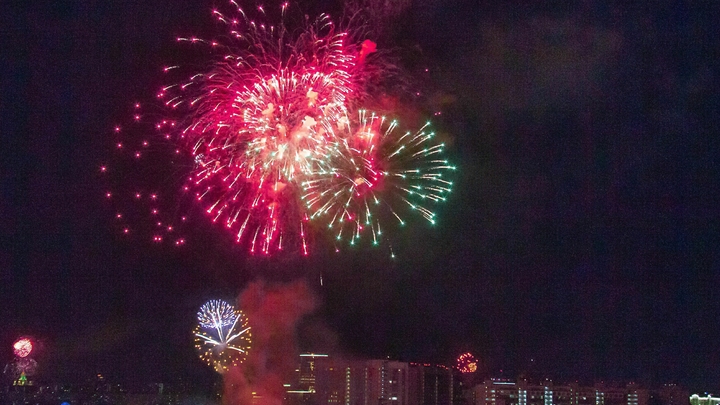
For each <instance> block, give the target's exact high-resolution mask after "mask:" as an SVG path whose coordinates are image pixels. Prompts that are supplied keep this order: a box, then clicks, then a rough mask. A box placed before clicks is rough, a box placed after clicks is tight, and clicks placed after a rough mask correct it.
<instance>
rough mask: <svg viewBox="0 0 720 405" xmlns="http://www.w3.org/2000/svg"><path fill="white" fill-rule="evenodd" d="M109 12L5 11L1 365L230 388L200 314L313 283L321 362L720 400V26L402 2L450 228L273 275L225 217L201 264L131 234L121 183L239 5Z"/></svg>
mask: <svg viewBox="0 0 720 405" xmlns="http://www.w3.org/2000/svg"><path fill="white" fill-rule="evenodd" d="M110 3H112V2H110ZM110 3H108V2H93V1H81V0H63V1H43V0H35V1H28V2H19V1H17V2H16V1H11V2H9V3H8V4H6V5H4V6H3V7H2V8H3V9H4V10H3V12H1V13H0V27H2V28H0V31H2V33H3V35H2V39H0V55H2V56H1V57H0V72H2V75H0V139H2V145H3V147H2V150H1V151H0V156H1V158H0V186H1V190H2V193H1V195H0V297H2V299H3V304H4V305H2V306H0V320H2V325H1V326H2V331H0V361H2V362H3V364H5V363H7V362H8V361H10V360H11V359H12V351H11V344H12V342H13V341H14V339H16V338H17V337H19V336H21V335H30V336H34V337H36V338H37V339H40V340H41V341H42V343H43V346H44V347H43V350H44V352H41V353H40V354H38V355H39V356H41V357H42V358H41V359H39V360H38V361H39V362H40V363H41V367H43V368H44V369H45V370H53V373H58V375H61V376H62V375H63V373H65V375H72V374H73V373H74V372H76V371H78V370H86V371H83V372H87V373H89V374H90V375H92V374H93V373H96V372H101V373H103V374H105V375H107V376H108V378H117V379H118V380H126V381H128V382H130V383H137V382H142V381H143V380H144V378H159V377H162V376H174V377H172V378H183V379H191V380H192V379H195V380H197V381H211V380H212V379H213V378H214V377H213V371H212V370H211V369H210V368H208V367H206V366H205V365H204V364H203V363H201V362H200V361H199V360H198V359H197V356H196V353H195V351H194V349H193V345H192V339H191V335H190V332H191V330H192V327H193V325H194V322H195V314H196V312H197V310H198V308H199V307H200V305H202V304H203V303H204V302H205V301H206V300H208V299H213V298H224V299H226V300H234V299H237V297H238V296H240V294H241V293H242V291H243V290H244V289H245V288H246V287H247V286H248V285H249V284H250V283H251V282H253V281H255V280H265V282H266V285H267V286H268V288H274V287H275V286H280V285H283V283H285V282H288V281H291V280H293V279H296V278H299V279H302V280H305V281H306V282H307V285H308V287H309V289H310V291H312V292H313V294H314V295H315V297H316V298H317V302H316V307H315V310H314V311H313V312H312V313H311V314H310V315H308V316H307V317H306V318H304V319H303V320H302V321H301V322H300V324H299V327H298V331H297V335H298V345H299V349H300V350H311V349H313V348H314V347H316V345H317V346H320V345H324V346H326V347H329V348H330V349H329V350H333V351H335V352H337V353H346V354H348V355H350V356H357V357H366V358H370V357H375V358H385V357H386V356H390V357H391V358H394V359H397V360H401V361H418V362H431V363H440V364H447V365H450V364H452V362H453V361H454V359H455V358H456V357H457V356H458V355H459V354H461V353H463V352H465V351H471V352H472V353H473V354H474V355H475V356H476V357H478V358H479V359H480V360H481V361H482V362H483V364H484V367H485V369H486V371H487V372H488V373H490V374H491V373H499V372H500V370H503V372H504V373H507V374H509V375H519V374H521V373H526V374H537V375H539V376H542V377H544V376H548V377H553V378H556V379H558V380H575V379H579V380H580V381H594V380H606V381H608V380H609V381H631V380H635V381H638V382H640V383H642V384H645V385H648V386H657V385H662V384H664V383H678V384H680V385H682V386H684V387H687V388H688V389H689V390H691V392H706V391H710V392H719V391H720V385H719V383H720V370H718V368H717V367H716V365H717V364H718V363H720V345H718V343H717V339H716V336H718V334H720V322H718V321H719V320H720V293H718V288H717V287H718V286H719V285H720V221H719V219H720V216H719V214H718V207H719V206H720V204H719V203H720V198H719V197H720V193H719V190H720V183H719V181H720V176H718V174H719V170H718V169H719V168H720V166H719V163H718V156H720V154H719V153H720V141H719V139H720V138H718V136H717V128H718V122H717V120H718V113H719V112H720V111H719V108H718V107H719V106H718V94H719V92H718V90H719V89H718V83H719V81H718V80H717V70H716V61H717V60H718V57H719V55H718V38H717V35H714V34H713V32H714V31H715V30H714V28H715V19H714V17H715V16H718V15H720V5H718V4H714V3H711V2H672V1H658V2H656V4H653V5H649V4H647V5H642V6H629V5H627V4H625V2H621V1H610V2H603V1H599V0H588V1H581V2H575V3H573V4H566V5H563V6H551V5H540V4H537V5H532V6H528V5H526V4H525V3H524V2H520V1H510V2H504V3H502V4H496V3H495V2H491V1H469V0H459V1H455V2H451V3H446V2H442V1H439V0H429V1H424V2H419V1H417V2H410V1H408V2H407V3H408V4H409V6H407V7H403V5H404V4H405V3H406V2H403V1H396V2H390V3H392V4H393V5H395V6H396V7H395V9H393V10H392V11H393V12H397V14H396V16H395V17H393V18H390V19H388V21H390V23H388V25H387V26H384V27H382V29H381V31H383V35H382V36H381V40H379V41H378V46H379V47H381V48H383V49H389V50H392V51H394V52H396V55H398V56H399V58H400V64H401V65H402V66H404V67H406V70H407V71H408V74H409V75H410V77H411V78H413V80H411V83H412V84H414V85H417V86H418V88H419V89H421V90H422V91H423V92H425V93H424V97H423V98H422V100H421V101H420V102H419V104H420V105H418V106H415V107H416V108H417V109H420V110H424V111H442V115H440V116H435V117H430V118H432V120H433V123H434V127H435V128H437V129H438V131H441V132H442V133H444V134H449V136H448V139H449V140H450V142H449V143H450V144H451V145H450V148H449V158H450V160H451V161H452V162H453V164H455V165H457V166H458V167H459V170H458V172H457V173H456V182H455V186H454V190H453V193H452V194H451V195H450V198H449V199H448V202H447V203H446V204H445V205H444V206H442V207H441V208H440V209H439V210H438V212H439V213H438V215H439V221H438V225H436V226H434V227H430V226H428V225H427V224H426V223H423V222H422V221H420V220H418V221H416V222H415V223H413V224H411V225H412V226H408V227H407V229H406V230H405V232H403V233H402V234H398V235H393V236H394V239H395V241H396V244H397V249H396V251H397V254H398V259H397V260H391V259H389V257H388V255H387V252H385V251H378V250H373V249H369V248H348V249H345V250H344V251H342V252H340V253H339V254H335V253H331V252H326V251H324V250H323V251H319V252H317V253H316V254H314V255H312V256H311V257H309V258H292V257H279V258H275V259H270V260H266V259H263V258H261V257H257V256H250V255H248V253H247V251H246V249H245V248H244V247H241V246H236V245H234V243H233V242H232V237H230V236H229V235H226V234H225V233H224V232H223V231H222V230H221V229H217V228H216V227H213V226H212V225H211V224H210V221H209V220H207V218H206V217H205V216H202V215H195V218H193V219H192V221H191V224H190V226H189V227H188V228H190V230H189V232H188V235H189V237H188V244H187V245H186V246H185V247H183V248H181V249H177V248H175V247H172V246H169V245H167V244H166V245H160V246H158V245H153V244H152V243H149V242H146V241H145V240H141V239H140V238H129V239H128V238H123V237H122V235H120V234H119V232H118V231H117V229H116V227H115V226H114V224H113V215H114V208H113V207H112V206H111V205H108V203H107V201H106V199H104V198H103V194H104V192H105V191H106V188H105V187H106V186H105V184H104V183H103V181H104V180H103V178H102V176H101V173H99V168H100V166H101V165H103V164H106V163H107V162H108V161H110V160H111V155H112V145H111V142H112V137H111V134H112V129H113V127H114V126H115V125H117V124H119V123H123V122H127V121H128V119H129V114H128V111H131V110H132V104H133V103H134V102H136V101H140V102H146V101H147V102H152V100H153V97H154V95H155V91H156V90H157V88H158V87H159V86H160V85H162V84H164V83H163V79H162V77H161V74H160V70H161V68H162V67H163V66H165V65H166V64H168V63H172V62H174V61H176V60H178V59H181V58H183V57H186V56H185V52H186V51H185V49H186V48H184V47H183V44H178V43H177V42H176V41H175V38H176V37H177V36H180V35H192V34H203V35H209V36H211V35H212V33H215V32H217V30H216V28H217V27H216V26H215V25H214V22H213V21H212V18H211V10H212V7H214V6H221V5H222V6H224V5H225V1H224V0H223V1H220V2H217V1H216V2H212V1H207V0H192V1H186V2H183V3H182V4H180V3H177V2H172V1H167V0H158V1H156V2H152V4H141V3H142V2H131V1H121V2H116V3H112V4H110ZM217 3H219V4H217ZM301 3H302V4H303V5H304V6H305V7H306V8H305V10H309V11H308V13H311V12H316V11H321V10H316V9H319V8H320V7H318V6H317V5H311V4H307V2H301ZM390 3H388V4H390ZM266 7H270V4H269V3H268V4H266ZM330 9H332V10H339V9H341V7H340V5H339V4H337V3H333V5H331V7H330ZM388 10H390V9H388ZM378 30H380V29H378ZM403 58H404V59H403ZM422 67H427V68H428V71H429V73H428V74H427V75H423V69H422ZM155 180H158V181H161V182H162V181H163V180H164V179H155ZM195 214H197V212H196V213H195ZM321 278H322V284H321V283H320V279H321ZM41 360H42V361H41ZM43 361H44V362H45V363H44V364H43V363H42V362H43ZM73 365H75V367H79V368H78V369H75V370H73V369H72V367H73ZM138 367H145V369H144V370H143V374H142V376H141V375H138V374H137V369H138Z"/></svg>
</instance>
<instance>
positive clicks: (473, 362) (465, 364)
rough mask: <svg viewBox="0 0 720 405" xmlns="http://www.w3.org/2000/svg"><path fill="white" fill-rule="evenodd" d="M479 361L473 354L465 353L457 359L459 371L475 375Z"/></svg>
mask: <svg viewBox="0 0 720 405" xmlns="http://www.w3.org/2000/svg"><path fill="white" fill-rule="evenodd" d="M477 363H478V362H477V359H476V358H475V356H473V355H472V353H469V352H467V353H463V354H461V355H460V356H459V357H458V359H457V369H458V370H459V371H460V372H461V373H474V372H475V371H477V368H478V367H477Z"/></svg>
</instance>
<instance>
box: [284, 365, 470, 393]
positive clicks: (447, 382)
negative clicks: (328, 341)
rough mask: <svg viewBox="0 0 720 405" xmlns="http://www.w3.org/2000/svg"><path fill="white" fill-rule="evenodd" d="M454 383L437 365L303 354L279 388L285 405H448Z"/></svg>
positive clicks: (443, 368)
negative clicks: (282, 388) (292, 376)
mask: <svg viewBox="0 0 720 405" xmlns="http://www.w3.org/2000/svg"><path fill="white" fill-rule="evenodd" d="M455 382H456V379H455V378H454V376H453V373H452V370H451V369H449V368H447V367H442V366H430V365H420V364H410V363H405V362H399V361H392V360H357V361H350V360H342V359H334V358H331V357H329V356H327V355H324V354H311V353H304V354H302V355H300V361H299V364H298V367H297V369H296V376H295V380H294V381H292V382H290V383H287V384H285V387H286V392H287V395H286V403H288V404H291V405H309V404H312V405H315V404H318V405H319V404H323V405H336V404H337V405H452V404H453V398H454V397H455V394H456V393H457V392H459V390H457V389H456V388H455V386H454V384H455Z"/></svg>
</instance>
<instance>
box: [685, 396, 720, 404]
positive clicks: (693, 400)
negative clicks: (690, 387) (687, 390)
mask: <svg viewBox="0 0 720 405" xmlns="http://www.w3.org/2000/svg"><path fill="white" fill-rule="evenodd" d="M690 405H720V398H718V397H713V396H711V395H708V396H706V397H701V396H699V395H698V394H692V395H690Z"/></svg>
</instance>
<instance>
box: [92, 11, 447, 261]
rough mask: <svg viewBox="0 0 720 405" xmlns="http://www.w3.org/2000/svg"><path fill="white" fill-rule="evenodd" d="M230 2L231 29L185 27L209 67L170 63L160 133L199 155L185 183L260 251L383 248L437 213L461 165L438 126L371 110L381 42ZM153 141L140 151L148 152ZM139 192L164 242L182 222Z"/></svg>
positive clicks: (329, 24) (323, 18) (215, 217)
mask: <svg viewBox="0 0 720 405" xmlns="http://www.w3.org/2000/svg"><path fill="white" fill-rule="evenodd" d="M230 3H231V4H232V6H233V10H232V12H231V13H224V12H221V11H219V10H214V11H213V16H214V17H215V18H216V19H217V20H218V22H219V23H220V24H221V25H222V26H224V27H225V33H224V35H223V36H222V38H223V39H222V40H206V39H200V38H197V37H190V38H178V41H180V42H186V43H188V44H189V46H190V47H192V48H195V47H198V49H205V50H206V51H207V52H205V53H204V57H205V58H207V60H206V61H205V63H204V65H206V67H205V68H204V69H197V68H194V70H191V71H187V70H186V68H185V67H184V66H169V67H166V68H165V69H164V71H165V72H166V73H167V75H168V77H170V80H171V83H170V84H168V85H166V86H163V87H162V88H161V90H160V91H159V92H158V94H157V97H158V99H159V100H161V101H162V104H163V105H164V107H165V108H166V114H165V115H164V117H163V118H162V119H160V120H158V121H157V122H154V123H153V126H154V130H155V131H156V132H157V134H158V136H159V137H160V139H162V140H163V141H166V142H170V143H172V144H173V145H175V147H174V152H175V153H177V154H185V155H188V156H190V159H191V160H190V162H191V163H190V165H191V166H192V167H191V168H189V173H188V175H187V176H185V177H184V178H185V182H184V184H183V185H182V186H181V187H182V190H184V191H186V192H188V193H190V194H191V195H193V196H194V200H196V201H197V203H198V204H200V206H201V207H202V209H203V211H204V212H206V213H207V215H209V217H210V219H211V220H212V221H213V222H215V223H218V224H221V225H222V226H223V227H224V228H226V229H227V230H229V231H230V232H231V233H232V235H233V236H234V238H235V239H236V240H237V241H238V242H239V243H242V244H245V245H246V246H248V248H249V250H250V252H261V253H264V254H270V253H272V252H276V251H282V250H289V251H291V252H300V253H301V254H303V255H307V254H308V253H309V249H310V244H311V242H312V240H313V239H316V238H317V236H319V235H322V234H323V233H324V234H327V235H328V238H327V239H329V240H332V243H333V245H335V246H336V248H337V246H339V245H340V243H339V242H347V243H349V244H351V245H354V244H356V243H358V242H359V241H360V240H361V236H362V235H365V234H367V235H368V238H367V239H368V240H369V241H371V243H372V244H373V245H379V244H381V242H382V241H383V240H384V239H383V238H382V237H381V235H383V234H384V232H386V229H387V228H392V227H394V226H402V225H404V224H405V223H406V221H407V219H408V213H413V212H414V213H416V214H419V216H421V217H424V218H425V219H426V220H427V221H429V222H430V223H432V224H434V223H435V222H436V215H435V213H434V212H433V206H434V205H435V204H437V203H440V202H443V201H445V199H446V197H447V195H448V193H449V192H450V190H451V187H452V182H451V181H450V180H449V179H448V178H447V173H446V172H447V171H451V170H454V167H453V166H452V165H450V164H449V163H448V161H447V160H445V159H444V158H443V157H442V154H443V149H444V144H443V143H442V142H438V141H437V140H436V137H435V135H434V133H433V132H432V131H430V130H429V126H428V124H426V125H425V126H423V127H422V128H420V129H419V130H416V131H408V132H403V131H401V129H400V128H401V126H400V124H399V123H398V122H397V121H396V120H395V118H394V114H393V112H389V113H387V114H384V115H383V114H379V113H373V112H370V111H371V109H372V106H373V100H374V99H375V98H376V97H374V95H373V94H372V93H373V92H376V91H377V88H378V86H379V81H380V79H379V77H381V76H382V71H383V65H382V61H381V59H382V58H380V57H379V56H378V53H377V52H376V44H375V43H374V42H372V41H370V40H367V39H363V38H356V37H357V36H358V35H356V34H355V33H354V32H353V31H352V30H342V29H340V28H338V27H337V26H336V25H335V24H334V23H333V21H331V19H330V18H329V17H328V16H327V15H324V14H323V15H320V16H319V17H318V18H317V19H315V20H311V19H309V18H308V17H306V18H305V20H304V21H303V22H301V23H300V24H299V25H300V28H298V29H288V28H287V26H286V22H285V19H286V12H287V9H288V7H289V5H288V3H284V4H282V6H281V9H280V22H279V23H277V24H275V25H273V24H269V23H262V22H260V21H264V20H267V19H268V17H267V15H266V12H265V10H264V9H263V8H262V7H258V8H257V11H253V13H254V14H258V16H259V18H260V20H255V19H253V18H251V17H250V16H249V13H248V12H247V11H246V10H243V9H242V8H241V7H240V6H239V5H238V4H237V3H236V2H235V1H231V2H230ZM208 54H209V55H211V56H210V57H208V56H207V55H208ZM138 108H139V106H138ZM366 109H367V111H366ZM141 119H142V114H140V113H139V112H137V113H136V114H135V121H141ZM117 132H118V133H119V132H120V130H119V129H118V130H117ZM116 145H117V149H123V147H124V144H123V142H122V141H118V142H117V143H116ZM147 146H148V142H147V141H143V143H142V145H141V146H139V147H138V148H137V149H138V151H137V152H135V153H134V154H132V157H134V158H135V159H136V160H141V159H143V158H144V156H145V155H146V154H147V152H146V151H144V150H143V148H146V147H147ZM101 170H102V171H105V170H107V168H106V167H103V168H102V169H101ZM134 195H135V198H136V199H137V200H147V199H148V198H149V200H148V201H149V203H150V206H149V208H148V209H147V211H148V212H150V213H151V215H155V216H156V217H152V218H153V221H155V222H156V223H157V229H158V232H157V233H156V234H155V235H154V236H153V240H154V241H156V242H161V241H162V240H163V234H168V233H169V232H172V231H173V230H175V228H176V226H174V225H172V224H170V223H169V222H168V221H162V220H159V219H156V218H159V216H157V215H158V209H157V206H158V204H157V203H156V202H155V201H154V200H155V199H154V198H153V196H155V195H156V194H155V193H152V192H151V193H141V192H136V193H135V194H134ZM148 195H150V197H148ZM107 197H108V198H111V193H110V192H108V193H107ZM117 218H118V219H119V220H122V213H118V214H117ZM183 220H184V218H183ZM160 230H162V232H160ZM123 232H124V233H129V228H127V227H124V228H123ZM362 239H365V238H362ZM174 240H175V241H176V244H178V245H182V244H183V243H184V242H185V240H184V238H180V237H174Z"/></svg>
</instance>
